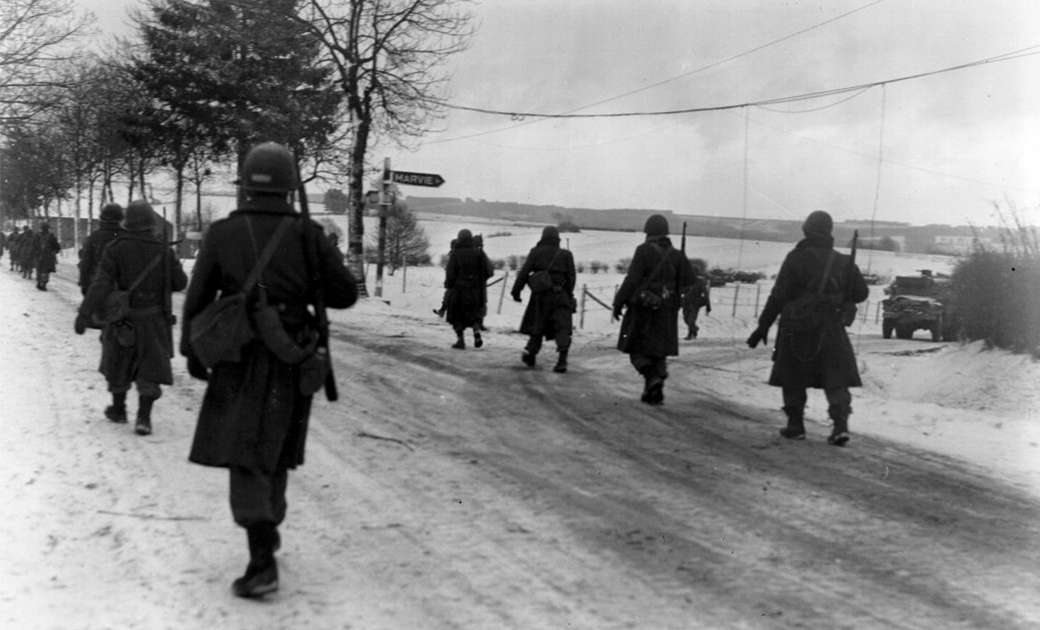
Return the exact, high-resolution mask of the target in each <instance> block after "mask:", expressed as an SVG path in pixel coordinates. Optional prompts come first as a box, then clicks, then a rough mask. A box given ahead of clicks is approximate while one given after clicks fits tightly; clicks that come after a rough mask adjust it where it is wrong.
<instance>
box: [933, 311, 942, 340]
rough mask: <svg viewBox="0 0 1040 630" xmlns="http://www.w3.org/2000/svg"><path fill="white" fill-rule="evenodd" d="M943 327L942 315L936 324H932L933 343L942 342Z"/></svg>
mask: <svg viewBox="0 0 1040 630" xmlns="http://www.w3.org/2000/svg"><path fill="white" fill-rule="evenodd" d="M943 326H944V324H943V318H942V315H940V316H939V317H938V318H936V320H935V321H934V322H932V341H942V338H943Z"/></svg>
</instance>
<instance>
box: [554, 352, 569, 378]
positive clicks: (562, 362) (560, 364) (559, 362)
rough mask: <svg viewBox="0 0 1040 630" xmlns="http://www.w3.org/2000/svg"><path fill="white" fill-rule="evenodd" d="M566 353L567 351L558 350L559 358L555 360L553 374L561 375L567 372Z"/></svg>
mask: <svg viewBox="0 0 1040 630" xmlns="http://www.w3.org/2000/svg"><path fill="white" fill-rule="evenodd" d="M567 352H568V351H567V350H560V356H559V357H557V359H556V365H555V366H554V367H553V372H556V373H557V374H563V373H564V372H566V371H567Z"/></svg>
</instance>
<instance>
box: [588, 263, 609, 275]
mask: <svg viewBox="0 0 1040 630" xmlns="http://www.w3.org/2000/svg"><path fill="white" fill-rule="evenodd" d="M606 270H607V265H605V264H604V263H602V262H600V261H598V260H593V261H592V262H590V263H589V271H591V272H592V273H599V272H600V271H606Z"/></svg>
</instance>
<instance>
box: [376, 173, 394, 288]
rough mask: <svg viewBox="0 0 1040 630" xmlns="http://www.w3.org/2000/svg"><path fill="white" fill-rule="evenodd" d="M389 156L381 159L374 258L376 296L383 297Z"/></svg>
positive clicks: (388, 209)
mask: <svg viewBox="0 0 1040 630" xmlns="http://www.w3.org/2000/svg"><path fill="white" fill-rule="evenodd" d="M391 177H392V175H391V172H390V158H384V159H383V189H382V190H381V191H380V194H379V255H378V258H377V259H376V297H378V298H381V297H383V263H384V262H385V260H386V217H387V215H388V214H389V213H390V203H391V202H390V178H391Z"/></svg>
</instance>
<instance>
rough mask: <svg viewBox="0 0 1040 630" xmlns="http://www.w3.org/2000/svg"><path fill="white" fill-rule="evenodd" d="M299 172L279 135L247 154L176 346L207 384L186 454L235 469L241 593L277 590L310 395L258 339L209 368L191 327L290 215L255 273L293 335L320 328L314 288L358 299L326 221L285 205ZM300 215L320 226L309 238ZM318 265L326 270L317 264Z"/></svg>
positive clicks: (198, 268) (195, 281)
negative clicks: (242, 533)
mask: <svg viewBox="0 0 1040 630" xmlns="http://www.w3.org/2000/svg"><path fill="white" fill-rule="evenodd" d="M296 173H297V172H296V165H295V161H294V159H293V157H292V155H291V154H290V153H289V151H288V150H287V149H286V148H285V147H283V146H281V145H279V144H276V143H273V142H266V143H263V144H260V145H258V146H256V147H254V148H253V149H252V150H250V151H249V153H248V154H247V155H246V157H245V160H244V161H243V165H242V178H241V180H240V181H239V185H240V186H241V187H242V189H243V190H244V191H245V195H246V201H245V202H244V203H243V205H242V206H240V207H239V208H238V209H237V210H235V211H234V212H232V213H231V214H230V215H229V216H228V217H227V218H226V219H223V220H220V221H217V222H216V223H214V224H213V225H212V226H211V227H210V228H209V230H208V231H207V233H206V235H205V237H204V238H203V241H202V244H201V247H200V249H199V253H198V257H197V259H196V261H195V268H194V271H193V272H192V278H191V284H190V286H189V287H188V293H187V296H186V297H185V301H184V316H183V328H182V332H181V346H180V349H181V353H182V354H184V355H185V356H186V357H187V359H188V371H189V373H191V375H192V376H194V377H196V378H199V379H203V380H207V381H208V384H207V387H206V393H205V396H204V398H203V400H202V408H201V409H200V410H199V418H198V423H197V425H196V428H195V437H194V440H193V441H192V445H191V451H190V453H189V456H188V458H189V460H190V461H192V462H194V463H196V464H201V465H203V466H216V467H223V468H227V469H228V470H229V477H230V503H231V515H232V517H233V519H234V521H235V523H236V524H238V525H239V526H241V527H243V528H245V530H246V535H247V541H248V546H249V555H250V560H249V565H248V566H247V568H246V572H245V574H244V575H243V576H242V577H240V578H238V579H236V580H235V581H234V583H233V584H232V590H233V592H234V593H235V594H236V595H238V596H240V597H259V596H262V595H264V594H265V593H269V592H272V591H274V590H277V588H278V569H277V563H276V562H275V558H274V552H275V551H276V550H277V549H278V547H279V546H280V545H281V537H280V534H279V532H278V526H279V525H280V524H281V523H282V521H283V520H284V519H285V514H286V506H287V504H286V499H285V491H286V486H287V484H288V471H289V470H290V469H294V468H296V467H297V466H299V465H302V464H303V461H304V446H305V443H306V438H307V426H308V420H309V417H310V410H311V399H312V396H311V395H310V394H307V395H304V394H302V393H301V391H300V379H301V367H300V365H291V364H289V363H285V362H283V361H282V360H280V359H279V358H278V356H276V355H275V354H274V353H273V352H272V351H271V350H270V349H269V348H268V347H267V346H266V345H265V344H264V342H263V341H262V340H261V339H260V338H256V337H255V336H254V339H253V340H252V341H249V342H248V343H247V344H246V345H245V346H243V347H242V351H241V360H240V361H239V362H238V363H232V362H220V363H217V364H216V365H215V366H213V368H212V369H211V370H207V369H206V368H205V367H204V366H203V365H202V363H201V362H200V361H199V359H198V357H197V355H196V353H195V350H194V349H193V347H192V345H191V341H190V340H191V328H192V321H193V320H194V319H195V317H196V316H197V315H198V314H199V313H200V312H201V311H202V310H203V309H204V308H205V307H206V306H207V305H209V304H210V303H211V302H214V301H215V300H217V299H219V298H221V297H228V296H232V295H235V294H237V293H238V292H239V291H240V289H241V287H242V286H243V284H245V282H246V279H247V277H248V276H249V275H250V273H251V272H252V270H253V268H254V266H255V265H256V263H257V260H258V258H259V257H260V256H259V254H258V252H262V251H263V250H264V248H265V247H266V246H267V244H268V242H269V241H270V240H271V239H272V238H273V237H274V236H275V233H276V232H277V230H278V228H279V225H280V224H281V223H282V222H283V221H284V220H285V219H286V218H288V219H289V220H290V221H291V224H290V226H289V228H288V230H287V231H286V232H285V233H284V235H283V236H282V237H281V239H280V241H279V244H278V246H277V249H276V250H275V255H274V256H273V257H272V258H271V260H270V262H269V263H268V264H267V266H266V267H264V269H263V272H262V275H261V279H260V283H262V285H263V287H264V288H265V291H266V299H267V302H268V304H271V305H275V306H276V307H277V309H278V311H279V315H280V319H281V323H282V326H283V328H284V329H285V331H286V333H287V334H289V335H291V336H293V337H294V338H301V336H306V335H308V334H309V332H310V331H316V330H317V321H316V319H315V315H314V313H313V312H312V310H311V309H310V308H309V306H310V305H312V304H314V302H315V295H316V292H317V291H318V290H320V291H322V293H323V296H324V303H325V305H326V306H328V307H330V308H347V307H349V306H351V305H353V304H354V302H355V301H356V300H357V286H356V281H355V279H354V277H353V276H352V275H351V274H350V272H349V271H348V270H347V269H346V267H345V266H344V264H343V262H342V257H341V256H340V255H339V254H338V253H337V252H336V250H335V248H334V247H333V245H332V244H331V243H330V242H329V240H328V239H327V238H326V237H325V235H324V233H323V232H322V229H321V226H320V224H318V223H317V222H314V221H311V219H309V218H302V217H301V216H300V215H299V214H298V213H296V212H295V210H294V209H293V207H292V205H291V204H290V203H289V200H288V193H289V191H291V190H294V189H295V188H296V186H297V182H298V179H297V174H296ZM305 221H310V222H311V223H310V225H309V226H307V228H308V229H309V230H312V231H313V232H312V233H313V234H314V235H315V237H314V238H313V241H312V242H311V243H310V244H307V243H305V234H306V233H307V232H306V231H305V224H304V222H305ZM311 247H313V248H315V249H310V248H311ZM312 264H313V265H318V266H320V267H319V268H317V269H314V270H313V271H312V269H311V267H312ZM316 277H320V278H321V285H320V286H319V285H318V284H317V283H316V281H315V278H316ZM258 300H259V293H258V288H257V287H255V286H254V287H253V289H252V290H251V291H250V293H249V295H248V296H247V302H248V304H249V305H250V311H251V310H252V306H253V305H255V304H256V303H257V302H258ZM254 333H255V331H254Z"/></svg>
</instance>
